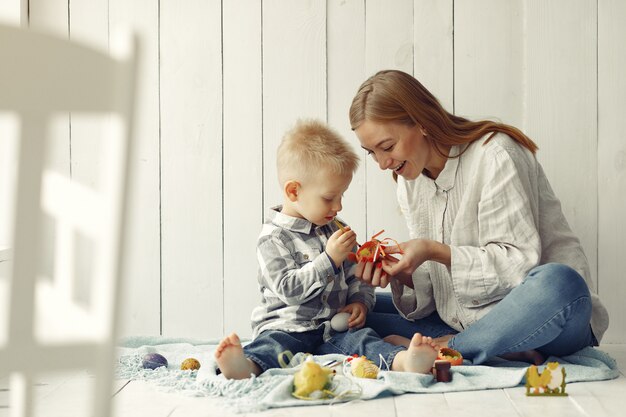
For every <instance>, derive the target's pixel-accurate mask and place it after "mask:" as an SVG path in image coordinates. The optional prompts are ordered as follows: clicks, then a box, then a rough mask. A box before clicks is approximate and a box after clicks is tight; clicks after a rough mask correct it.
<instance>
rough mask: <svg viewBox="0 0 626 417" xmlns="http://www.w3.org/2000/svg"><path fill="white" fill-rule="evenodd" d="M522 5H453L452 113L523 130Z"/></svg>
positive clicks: (483, 1)
mask: <svg viewBox="0 0 626 417" xmlns="http://www.w3.org/2000/svg"><path fill="white" fill-rule="evenodd" d="M522 7H523V2H522V0H515V1H505V2H503V1H498V0H479V1H468V0H461V1H455V2H454V9H455V10H454V102H455V112H456V114H457V115H459V116H464V117H469V118H470V119H494V120H498V121H502V122H504V123H509V124H513V125H516V126H518V127H520V128H521V127H522V126H521V125H522V122H523V98H524V97H523V96H524V94H523V70H524V65H523V58H524V56H523V44H524V38H523V33H522V31H523V15H522Z"/></svg>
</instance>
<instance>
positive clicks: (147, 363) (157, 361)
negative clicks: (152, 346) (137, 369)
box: [141, 353, 167, 369]
mask: <svg viewBox="0 0 626 417" xmlns="http://www.w3.org/2000/svg"><path fill="white" fill-rule="evenodd" d="M141 366H143V368H144V369H156V368H158V367H160V366H165V367H166V368H167V359H165V356H163V355H160V354H158V353H146V354H145V355H144V356H143V360H142V361H141Z"/></svg>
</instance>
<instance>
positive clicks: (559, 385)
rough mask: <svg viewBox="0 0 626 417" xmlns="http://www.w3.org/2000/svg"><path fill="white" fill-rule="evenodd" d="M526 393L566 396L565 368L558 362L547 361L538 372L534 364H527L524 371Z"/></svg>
mask: <svg viewBox="0 0 626 417" xmlns="http://www.w3.org/2000/svg"><path fill="white" fill-rule="evenodd" d="M526 395H552V396H566V395H567V394H566V393H565V368H563V367H562V366H560V365H559V363H558V362H549V363H548V364H546V367H545V368H544V370H543V371H542V372H541V374H539V371H538V370H537V367H536V366H535V365H531V366H529V367H528V370H527V371H526Z"/></svg>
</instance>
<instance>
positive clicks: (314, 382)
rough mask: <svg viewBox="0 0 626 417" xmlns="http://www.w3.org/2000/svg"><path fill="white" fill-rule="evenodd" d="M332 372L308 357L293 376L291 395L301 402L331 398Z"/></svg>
mask: <svg viewBox="0 0 626 417" xmlns="http://www.w3.org/2000/svg"><path fill="white" fill-rule="evenodd" d="M333 374H334V371H333V370H332V369H330V368H326V367H323V366H321V365H319V364H318V363H316V362H315V361H313V358H311V357H308V358H307V360H305V361H304V362H303V363H302V368H300V370H298V372H296V373H295V374H294V376H293V392H292V395H293V396H294V397H296V398H299V399H301V400H313V399H319V398H328V397H332V396H333V393H332V391H330V390H329V388H330V384H331V380H332V376H333Z"/></svg>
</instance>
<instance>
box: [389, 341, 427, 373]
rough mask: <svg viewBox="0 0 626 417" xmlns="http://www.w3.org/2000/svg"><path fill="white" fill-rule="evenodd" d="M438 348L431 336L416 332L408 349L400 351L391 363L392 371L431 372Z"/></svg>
mask: <svg viewBox="0 0 626 417" xmlns="http://www.w3.org/2000/svg"><path fill="white" fill-rule="evenodd" d="M437 352H438V349H437V347H436V346H435V344H434V342H433V339H432V338H431V337H426V336H422V335H421V334H419V333H415V334H414V335H413V338H412V339H411V341H410V343H409V346H408V348H407V350H405V351H402V352H398V354H397V355H396V357H395V358H394V360H393V363H392V364H391V370H392V371H400V372H418V373H421V374H427V373H430V371H431V369H432V367H433V363H434V362H435V359H437Z"/></svg>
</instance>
